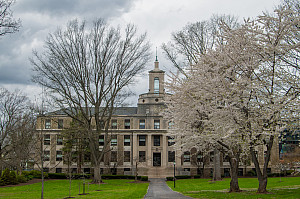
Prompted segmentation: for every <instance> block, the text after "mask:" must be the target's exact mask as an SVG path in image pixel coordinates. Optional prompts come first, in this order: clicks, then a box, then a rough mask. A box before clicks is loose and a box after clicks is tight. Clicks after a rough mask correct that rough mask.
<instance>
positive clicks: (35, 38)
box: [0, 0, 133, 85]
mask: <svg viewBox="0 0 300 199" xmlns="http://www.w3.org/2000/svg"><path fill="white" fill-rule="evenodd" d="M132 3H133V0H109V1H108V0H88V1H82V0H51V1H50V0H19V1H17V2H16V4H15V5H14V6H13V8H12V9H13V11H14V17H15V18H20V19H21V21H22V27H21V29H20V31H19V32H17V33H15V34H11V35H6V36H4V37H2V38H0V71H1V72H0V85H1V84H2V85H5V84H25V85H27V84H31V81H30V78H31V73H32V71H31V68H32V66H31V64H30V62H29V60H28V59H29V57H31V56H32V50H33V49H35V50H38V51H42V50H43V49H42V48H43V41H44V40H45V38H46V36H47V35H48V34H49V33H50V32H54V31H55V30H56V29H57V27H58V26H61V27H63V26H65V24H66V23H67V22H68V21H69V20H72V19H74V18H78V19H80V20H88V21H89V20H92V19H95V18H99V17H103V18H106V19H109V18H111V17H118V16H120V15H121V14H123V13H124V12H128V11H129V10H130V8H131V6H132Z"/></svg>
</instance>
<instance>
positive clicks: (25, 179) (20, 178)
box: [17, 175, 28, 183]
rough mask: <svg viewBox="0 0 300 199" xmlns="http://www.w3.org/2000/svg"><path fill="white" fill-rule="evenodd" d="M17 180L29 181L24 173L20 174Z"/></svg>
mask: <svg viewBox="0 0 300 199" xmlns="http://www.w3.org/2000/svg"><path fill="white" fill-rule="evenodd" d="M17 180H18V182H19V183H24V182H27V181H28V179H27V178H26V177H25V176H24V175H18V176H17Z"/></svg>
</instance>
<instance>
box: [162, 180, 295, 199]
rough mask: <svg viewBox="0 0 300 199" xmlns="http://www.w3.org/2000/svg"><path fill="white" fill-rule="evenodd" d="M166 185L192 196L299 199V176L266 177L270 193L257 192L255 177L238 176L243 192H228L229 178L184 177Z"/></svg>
mask: <svg viewBox="0 0 300 199" xmlns="http://www.w3.org/2000/svg"><path fill="white" fill-rule="evenodd" d="M167 184H168V186H169V187H170V188H171V189H172V190H174V191H177V192H180V193H182V194H184V195H187V196H190V197H193V198H245V199H247V198H272V199H273V198H295V199H296V198H298V199H300V177H291V178H281V182H280V178H268V186H267V189H268V191H269V192H270V194H257V193H256V190H257V188H258V181H257V179H256V178H240V179H239V185H240V188H241V189H242V190H243V192H240V193H228V191H229V185H230V179H229V178H225V179H223V180H222V181H218V182H211V181H210V179H185V180H177V181H176V188H175V189H174V182H172V181H168V182H167Z"/></svg>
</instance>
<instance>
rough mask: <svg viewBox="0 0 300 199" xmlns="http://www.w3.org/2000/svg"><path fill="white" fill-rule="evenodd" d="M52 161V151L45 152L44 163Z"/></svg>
mask: <svg viewBox="0 0 300 199" xmlns="http://www.w3.org/2000/svg"><path fill="white" fill-rule="evenodd" d="M49 160H50V151H44V161H49Z"/></svg>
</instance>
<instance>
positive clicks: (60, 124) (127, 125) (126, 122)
mask: <svg viewBox="0 0 300 199" xmlns="http://www.w3.org/2000/svg"><path fill="white" fill-rule="evenodd" d="M63 124H64V121H63V119H58V120H57V128H58V129H63V128H64V126H63ZM101 128H104V122H102V123H101ZM153 128H154V129H160V120H154V127H153ZM45 129H51V119H46V120H45ZM111 129H118V120H111ZM124 129H130V119H125V120H124ZM139 129H146V120H145V119H140V120H139Z"/></svg>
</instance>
